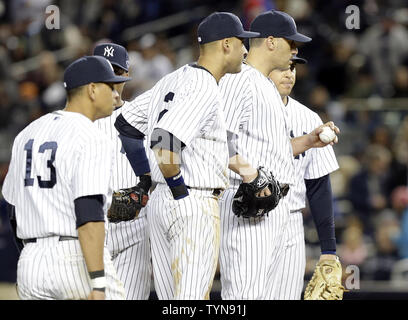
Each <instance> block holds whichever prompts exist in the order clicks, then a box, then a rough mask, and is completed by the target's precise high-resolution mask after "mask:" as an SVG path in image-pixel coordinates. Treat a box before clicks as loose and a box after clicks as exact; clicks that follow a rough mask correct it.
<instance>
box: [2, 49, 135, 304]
mask: <svg viewBox="0 0 408 320" xmlns="http://www.w3.org/2000/svg"><path fill="white" fill-rule="evenodd" d="M128 80H130V78H128V77H118V76H116V75H115V74H114V72H113V68H112V65H111V64H110V62H109V61H108V60H106V59H105V58H102V57H95V56H91V57H82V58H80V59H78V60H76V61H74V62H73V63H72V64H71V65H69V66H68V68H67V69H66V71H65V73H64V85H65V88H66V90H67V103H66V106H65V109H64V110H59V111H55V112H52V113H49V114H46V115H44V116H42V117H41V118H39V119H38V120H35V121H34V122H32V123H31V124H30V125H28V126H27V127H26V128H25V129H24V130H23V131H22V132H20V133H19V134H18V136H17V137H16V139H15V141H14V144H13V150H12V157H11V162H10V167H9V170H8V173H7V176H6V178H5V181H4V185H3V189H2V191H3V195H4V198H5V199H6V201H7V202H8V203H9V204H10V205H9V207H10V211H11V212H12V213H13V217H14V218H15V220H16V227H17V230H16V237H17V238H18V239H22V243H23V245H24V248H23V249H22V252H21V255H20V258H19V262H18V269H17V284H18V294H19V296H20V298H21V299H41V300H47V299H87V298H88V299H98V300H99V299H105V297H106V299H124V298H125V296H124V289H123V286H122V284H121V282H120V280H119V279H118V277H117V275H116V271H115V268H114V266H113V264H112V261H111V256H110V253H109V250H108V248H107V247H105V246H104V241H105V232H106V230H105V226H106V225H105V218H106V211H107V208H108V207H109V205H110V201H111V195H112V190H111V189H110V186H109V181H110V177H111V171H112V158H113V157H112V145H111V142H110V141H109V140H108V139H107V137H106V136H105V135H101V133H100V131H99V130H98V129H97V128H96V127H95V126H94V124H93V121H95V120H96V119H99V118H102V117H106V116H109V115H111V114H112V111H113V105H114V102H115V100H116V99H117V98H118V92H117V91H116V90H115V89H114V84H115V83H120V82H125V81H128Z"/></svg>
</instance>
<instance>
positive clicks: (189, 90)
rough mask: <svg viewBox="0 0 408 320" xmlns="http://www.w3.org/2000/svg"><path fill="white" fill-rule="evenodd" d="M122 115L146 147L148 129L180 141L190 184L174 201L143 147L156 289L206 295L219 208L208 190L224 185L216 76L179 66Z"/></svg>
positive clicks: (165, 294)
mask: <svg viewBox="0 0 408 320" xmlns="http://www.w3.org/2000/svg"><path fill="white" fill-rule="evenodd" d="M122 114H123V116H124V118H125V119H126V120H127V121H128V122H129V123H130V124H131V125H132V126H134V127H135V128H137V129H138V130H139V131H141V132H142V133H144V134H145V135H146V136H147V145H148V146H150V141H151V134H152V132H153V130H154V129H155V128H161V129H164V130H166V131H168V132H170V133H172V134H173V135H174V136H175V137H177V138H178V139H179V140H181V141H182V142H183V143H184V144H185V145H186V146H185V147H184V148H183V149H182V151H181V152H180V154H181V163H180V170H181V173H182V175H183V178H184V181H185V184H186V185H188V186H189V187H191V189H189V196H188V197H185V198H183V199H181V200H174V199H173V196H172V195H171V192H170V189H169V188H168V187H167V185H166V184H165V180H164V178H163V175H162V173H161V171H160V170H159V167H158V165H157V162H156V159H155V157H154V155H153V152H152V151H151V150H150V148H148V149H149V152H148V158H149V164H150V168H151V173H152V180H153V181H154V182H155V183H158V186H157V187H156V189H155V191H154V192H153V193H152V196H151V198H150V200H149V204H148V207H149V214H148V221H149V230H150V239H151V246H152V258H153V273H154V282H155V288H156V292H157V295H158V297H159V298H160V299H205V298H209V292H210V289H211V286H212V281H213V278H214V274H215V270H216V266H217V258H218V247H219V208H218V201H217V198H216V197H214V196H213V195H212V191H211V189H214V188H223V189H225V188H226V187H227V185H228V177H227V172H226V170H227V165H228V148H227V134H226V128H225V122H224V115H223V114H222V110H221V103H220V95H219V91H218V86H217V82H216V80H215V78H214V77H213V76H212V75H211V74H210V73H209V72H208V71H206V70H205V69H203V68H200V67H196V66H190V65H186V66H183V67H181V68H179V69H177V70H176V71H174V72H173V73H171V74H169V75H167V76H165V77H164V78H163V79H161V80H160V81H159V82H158V83H157V84H156V85H155V86H154V87H153V88H152V89H151V90H149V91H147V92H145V93H144V94H142V95H140V96H139V97H137V98H136V99H134V100H133V101H132V102H131V103H130V104H129V105H127V106H126V107H125V108H123V110H122ZM159 117H160V120H159ZM197 235H201V236H199V237H197Z"/></svg>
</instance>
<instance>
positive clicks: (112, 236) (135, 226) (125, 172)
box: [95, 102, 146, 254]
mask: <svg viewBox="0 0 408 320" xmlns="http://www.w3.org/2000/svg"><path fill="white" fill-rule="evenodd" d="M127 104H129V103H128V102H125V103H124V105H123V106H122V107H121V108H118V109H116V110H115V111H113V113H112V115H111V116H109V117H106V118H102V119H99V120H97V121H95V124H96V126H97V127H98V128H99V129H100V130H102V131H103V132H105V133H106V134H107V135H108V136H109V137H110V138H111V140H112V142H113V145H114V149H113V157H114V160H113V161H114V165H113V171H112V178H111V186H112V189H113V190H115V191H116V190H119V189H124V188H130V187H134V186H135V185H136V184H137V183H138V182H139V179H138V178H137V177H136V175H135V173H134V172H133V169H132V166H131V165H130V162H129V160H128V159H127V157H126V153H125V151H124V149H123V147H122V141H121V140H120V138H119V132H118V131H117V130H116V128H115V126H114V124H115V121H116V118H117V116H118V115H119V114H120V113H121V110H122V108H123V107H124V106H125V105H127ZM145 215H146V210H145V209H142V210H141V211H140V213H139V216H138V217H139V218H141V217H143V216H145ZM144 228H145V223H144V222H142V221H141V220H139V219H135V220H132V221H125V222H119V223H109V233H108V235H107V237H106V242H107V244H108V247H109V249H110V250H111V251H112V254H116V253H117V252H120V251H122V250H124V249H125V248H128V247H129V246H131V245H133V244H135V243H137V242H139V241H141V240H144V239H145V237H146V236H145V232H144V231H143V230H141V229H144Z"/></svg>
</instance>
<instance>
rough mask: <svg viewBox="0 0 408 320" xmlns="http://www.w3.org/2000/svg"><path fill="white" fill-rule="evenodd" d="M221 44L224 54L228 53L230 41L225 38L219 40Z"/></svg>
mask: <svg viewBox="0 0 408 320" xmlns="http://www.w3.org/2000/svg"><path fill="white" fill-rule="evenodd" d="M221 43H222V48H223V51H224V52H227V53H228V52H230V51H231V39H230V38H225V39H222V40H221Z"/></svg>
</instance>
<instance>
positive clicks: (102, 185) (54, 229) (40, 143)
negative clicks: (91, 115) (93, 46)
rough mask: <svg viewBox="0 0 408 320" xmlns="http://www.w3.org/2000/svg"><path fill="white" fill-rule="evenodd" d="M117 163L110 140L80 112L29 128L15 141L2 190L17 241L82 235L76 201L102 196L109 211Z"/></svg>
mask: <svg viewBox="0 0 408 320" xmlns="http://www.w3.org/2000/svg"><path fill="white" fill-rule="evenodd" d="M112 161H113V159H112V144H111V142H110V141H109V139H108V137H107V136H106V135H104V134H101V132H100V131H99V130H97V128H95V126H94V125H93V123H92V121H91V120H89V119H88V118H87V117H85V116H84V115H82V114H80V113H75V112H67V111H55V112H52V113H49V114H46V115H44V116H42V117H41V118H39V119H38V120H36V121H34V122H32V123H31V124H30V125H28V126H27V127H26V128H25V129H24V130H23V131H22V132H20V133H19V134H18V136H17V137H16V138H15V140H14V144H13V150H12V157H11V163H10V167H9V171H8V173H7V176H6V179H5V181H4V185H3V189H2V192H3V195H4V198H5V199H6V200H7V201H8V202H9V203H11V204H12V205H14V206H15V209H16V219H17V235H18V237H19V238H21V239H27V238H41V237H47V236H52V235H63V236H78V233H77V229H76V224H75V221H76V216H75V208H74V200H75V199H76V198H79V197H83V196H87V195H96V194H102V195H103V196H104V211H105V213H106V212H107V208H108V207H109V206H110V203H111V196H112V190H111V188H110V176H111V169H112Z"/></svg>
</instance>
